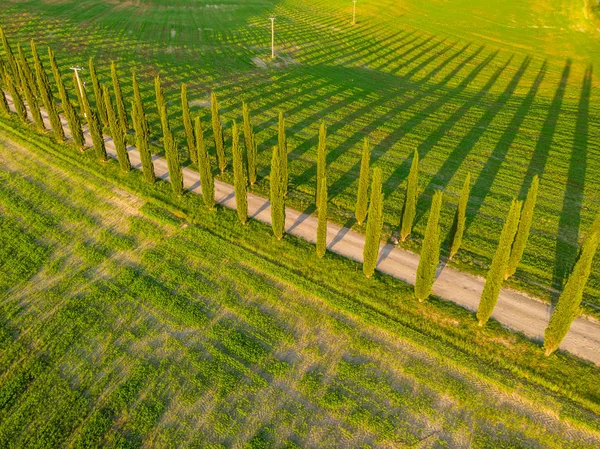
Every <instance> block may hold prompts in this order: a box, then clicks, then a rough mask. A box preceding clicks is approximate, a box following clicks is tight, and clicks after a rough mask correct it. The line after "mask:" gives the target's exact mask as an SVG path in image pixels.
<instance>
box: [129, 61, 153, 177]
mask: <svg viewBox="0 0 600 449" xmlns="http://www.w3.org/2000/svg"><path fill="white" fill-rule="evenodd" d="M131 80H132V81H131V82H132V87H133V101H132V103H131V112H132V117H133V130H134V132H135V146H136V147H137V149H138V151H139V153H140V159H141V161H142V171H143V173H144V179H145V180H146V182H148V183H150V184H152V183H153V182H154V181H155V180H156V176H155V174H154V163H153V162H152V153H151V152H150V147H149V145H148V139H149V135H148V121H147V120H146V112H145V110H144V102H143V101H142V96H141V95H140V88H139V85H138V82H137V78H136V76H135V72H133V71H132V72H131Z"/></svg>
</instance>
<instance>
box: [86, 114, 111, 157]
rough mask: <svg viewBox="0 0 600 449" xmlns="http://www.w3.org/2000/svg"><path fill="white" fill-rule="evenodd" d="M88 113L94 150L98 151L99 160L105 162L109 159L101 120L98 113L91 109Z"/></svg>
mask: <svg viewBox="0 0 600 449" xmlns="http://www.w3.org/2000/svg"><path fill="white" fill-rule="evenodd" d="M87 114H88V124H89V128H90V135H91V136H92V142H93V145H94V152H95V153H96V157H97V158H98V160H100V161H102V162H105V161H107V160H108V155H107V154H106V147H105V146H104V136H103V135H102V128H101V124H100V120H99V119H98V115H97V114H96V113H95V112H94V111H92V110H91V109H90V110H88V112H87Z"/></svg>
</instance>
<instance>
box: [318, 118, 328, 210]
mask: <svg viewBox="0 0 600 449" xmlns="http://www.w3.org/2000/svg"><path fill="white" fill-rule="evenodd" d="M326 141H327V129H326V128H325V121H322V122H321V128H320V129H319V146H318V148H317V196H316V201H317V205H318V204H319V193H320V192H319V189H320V188H321V179H322V178H323V177H324V176H325V169H326V167H327V154H326V147H325V146H326ZM317 207H318V206H317Z"/></svg>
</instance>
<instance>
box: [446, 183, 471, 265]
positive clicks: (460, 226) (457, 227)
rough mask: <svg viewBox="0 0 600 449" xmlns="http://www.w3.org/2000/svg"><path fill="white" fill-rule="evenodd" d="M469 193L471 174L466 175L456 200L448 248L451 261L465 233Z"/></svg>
mask: <svg viewBox="0 0 600 449" xmlns="http://www.w3.org/2000/svg"><path fill="white" fill-rule="evenodd" d="M470 192H471V173H467V177H466V178H465V183H464V184H463V188H462V190H461V192H460V198H459V199H458V207H457V209H456V215H455V216H454V226H453V238H452V247H451V248H450V257H449V259H450V260H452V258H453V257H454V255H455V254H456V253H457V252H458V250H459V249H460V245H461V244H462V239H463V234H464V233H465V225H466V221H467V205H468V204H469V194H470Z"/></svg>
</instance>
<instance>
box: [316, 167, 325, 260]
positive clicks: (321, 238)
mask: <svg viewBox="0 0 600 449" xmlns="http://www.w3.org/2000/svg"><path fill="white" fill-rule="evenodd" d="M319 184H321V186H320V187H319V198H317V208H318V217H319V221H318V223H317V257H318V258H319V259H320V258H322V257H323V256H324V255H325V252H326V251H327V176H326V175H325V174H323V176H322V177H321V180H320V181H319Z"/></svg>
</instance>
